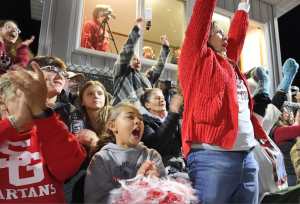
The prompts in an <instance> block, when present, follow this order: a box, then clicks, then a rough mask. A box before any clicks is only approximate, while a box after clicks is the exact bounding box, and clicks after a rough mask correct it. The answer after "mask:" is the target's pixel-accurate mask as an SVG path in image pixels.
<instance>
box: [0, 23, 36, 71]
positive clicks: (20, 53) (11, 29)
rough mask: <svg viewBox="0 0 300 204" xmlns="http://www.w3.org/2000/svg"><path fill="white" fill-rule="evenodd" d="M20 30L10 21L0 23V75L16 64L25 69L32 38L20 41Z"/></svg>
mask: <svg viewBox="0 0 300 204" xmlns="http://www.w3.org/2000/svg"><path fill="white" fill-rule="evenodd" d="M20 33H21V30H20V29H19V28H18V26H17V23H16V22H14V21H12V20H3V21H0V75H2V74H4V73H6V71H7V70H8V69H10V68H12V66H13V65H14V64H16V63H22V65H23V66H24V67H26V65H27V63H28V62H29V55H31V53H29V51H28V46H29V45H30V44H31V43H32V42H33V40H34V36H32V37H31V38H30V39H29V40H25V41H24V42H22V41H21V39H20V38H19V34H20Z"/></svg>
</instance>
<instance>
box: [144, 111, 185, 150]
mask: <svg viewBox="0 0 300 204" xmlns="http://www.w3.org/2000/svg"><path fill="white" fill-rule="evenodd" d="M179 118H180V116H179V114H177V113H172V112H169V114H168V116H167V118H166V120H165V121H164V123H162V124H161V125H160V126H159V128H158V129H156V130H154V129H153V128H152V127H151V126H150V124H149V122H147V120H144V125H145V128H144V134H143V137H142V142H144V143H145V145H146V146H147V147H149V148H153V149H156V150H157V151H159V152H160V151H162V150H163V149H164V148H165V146H166V145H168V144H169V142H170V141H171V139H172V138H173V134H174V132H175V130H176V126H177V125H178V123H179Z"/></svg>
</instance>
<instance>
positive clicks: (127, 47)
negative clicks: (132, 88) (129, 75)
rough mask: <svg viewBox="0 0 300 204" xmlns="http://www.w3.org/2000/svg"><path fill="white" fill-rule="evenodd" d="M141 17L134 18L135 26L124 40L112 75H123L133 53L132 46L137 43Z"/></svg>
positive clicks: (141, 21) (140, 28)
mask: <svg viewBox="0 0 300 204" xmlns="http://www.w3.org/2000/svg"><path fill="white" fill-rule="evenodd" d="M142 23H143V19H142V18H138V19H137V20H135V26H134V27H133V29H132V31H131V32H130V34H129V36H128V39H127V40H126V42H125V44H124V45H123V48H122V50H121V52H120V54H119V56H118V59H117V61H116V62H115V65H114V69H113V75H114V77H116V76H120V75H123V74H124V73H125V72H126V71H127V69H128V65H129V64H130V61H131V59H132V57H133V55H134V47H135V45H136V44H137V41H138V40H139V38H140V32H141V30H142V28H143V27H142Z"/></svg>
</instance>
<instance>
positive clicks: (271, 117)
mask: <svg viewBox="0 0 300 204" xmlns="http://www.w3.org/2000/svg"><path fill="white" fill-rule="evenodd" d="M254 114H255V116H256V117H257V118H258V120H259V121H260V124H261V125H262V127H263V128H264V130H265V132H266V133H267V135H269V133H270V131H271V129H272V127H273V126H274V124H275V123H276V121H277V120H278V118H279V117H280V116H281V114H282V112H281V111H280V110H278V108H277V107H276V106H274V105H273V104H272V103H270V104H269V105H268V107H267V112H266V115H265V117H262V116H261V115H258V114H256V113H254Z"/></svg>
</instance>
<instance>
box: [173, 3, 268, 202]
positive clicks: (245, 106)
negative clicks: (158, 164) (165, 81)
mask: <svg viewBox="0 0 300 204" xmlns="http://www.w3.org/2000/svg"><path fill="white" fill-rule="evenodd" d="M248 2H249V1H247V0H241V2H240V3H239V5H238V11H237V12H236V13H235V15H234V19H233V20H232V22H231V26H230V29H229V33H228V36H227V35H226V34H225V33H224V31H223V30H222V28H221V27H220V25H219V24H218V23H217V22H215V21H212V15H213V12H214V10H215V7H216V4H217V0H196V2H195V5H194V10H193V15H192V17H191V19H190V23H189V26H188V28H187V30H186V37H185V40H184V43H183V46H182V50H181V54H180V58H179V61H178V71H179V80H180V85H181V88H182V93H183V100H184V105H185V106H184V112H183V121H182V148H183V152H184V154H185V157H186V159H187V163H188V168H189V176H190V179H191V181H192V182H193V185H194V187H195V188H196V190H197V192H196V195H197V196H198V198H199V199H200V201H201V202H202V203H258V196H259V183H258V171H259V166H258V164H257V162H256V160H255V158H254V154H253V151H252V150H253V148H254V147H255V145H256V143H255V137H258V138H260V139H262V140H267V135H266V134H265V132H264V129H263V128H262V126H261V125H260V122H259V120H258V119H257V117H256V116H255V115H254V114H253V108H252V107H253V102H252V99H251V92H250V89H249V85H248V82H247V80H246V78H245V77H244V76H243V75H242V73H241V71H240V69H239V67H238V62H239V58H240V54H241V52H242V49H243V45H244V41H245V37H246V34H247V30H248V26H249V14H248V12H249V10H250V4H249V3H248Z"/></svg>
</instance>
